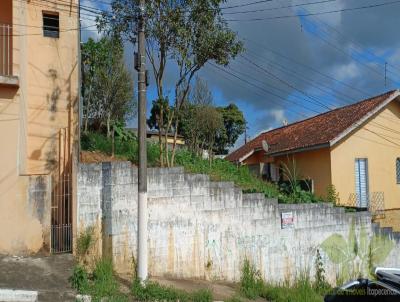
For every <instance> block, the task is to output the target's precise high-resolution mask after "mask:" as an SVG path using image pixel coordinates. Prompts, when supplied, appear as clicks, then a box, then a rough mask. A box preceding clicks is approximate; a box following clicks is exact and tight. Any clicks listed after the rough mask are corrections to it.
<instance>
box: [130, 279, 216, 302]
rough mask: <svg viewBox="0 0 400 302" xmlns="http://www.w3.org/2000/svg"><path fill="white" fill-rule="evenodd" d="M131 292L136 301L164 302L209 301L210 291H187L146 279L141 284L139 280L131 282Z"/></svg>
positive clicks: (210, 299)
mask: <svg viewBox="0 0 400 302" xmlns="http://www.w3.org/2000/svg"><path fill="white" fill-rule="evenodd" d="M132 294H133V296H134V297H135V298H136V300H138V301H154V302H155V301H164V302H176V301H179V302H211V301H213V297H212V293H211V291H209V290H207V289H200V290H198V291H195V292H192V293H189V292H186V291H183V290H179V289H176V288H173V287H169V286H164V285H161V284H159V283H157V282H152V281H148V282H146V284H145V285H142V284H141V282H140V281H139V280H134V282H133V284H132Z"/></svg>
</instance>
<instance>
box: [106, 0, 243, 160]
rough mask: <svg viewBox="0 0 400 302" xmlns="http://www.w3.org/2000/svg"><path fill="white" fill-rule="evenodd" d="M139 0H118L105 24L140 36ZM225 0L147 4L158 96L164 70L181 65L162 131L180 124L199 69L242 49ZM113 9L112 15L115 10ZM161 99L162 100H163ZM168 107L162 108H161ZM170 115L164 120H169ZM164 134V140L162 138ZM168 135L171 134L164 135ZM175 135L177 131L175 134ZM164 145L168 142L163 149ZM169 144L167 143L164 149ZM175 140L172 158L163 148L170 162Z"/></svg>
mask: <svg viewBox="0 0 400 302" xmlns="http://www.w3.org/2000/svg"><path fill="white" fill-rule="evenodd" d="M138 2H139V1H137V0H133V1H132V0H113V1H112V2H111V7H112V14H105V15H104V16H103V18H102V19H101V20H100V22H99V27H100V29H104V30H106V31H113V32H115V31H118V32H120V33H121V34H122V36H124V37H125V38H126V39H127V40H129V41H131V42H133V43H135V42H136V35H135V33H136V29H137V25H138V24H137V22H138V18H137V17H138V14H139V9H140V8H139V6H138ZM223 2H224V1H223V0H180V1H170V0H154V1H146V4H145V16H146V17H145V33H146V38H147V45H146V53H147V57H148V59H149V61H150V64H151V69H152V71H153V75H154V78H155V82H156V86H157V94H158V100H165V99H166V95H165V92H164V86H165V72H166V69H167V67H168V66H170V65H169V64H167V63H168V62H170V63H172V64H171V65H173V66H174V67H173V68H177V72H176V73H175V74H176V77H175V79H174V85H173V91H174V97H173V100H172V104H171V107H170V104H169V105H168V106H167V107H166V108H165V109H168V110H165V111H166V113H167V115H164V114H162V115H160V117H161V116H162V120H163V121H162V122H160V123H159V126H161V127H163V128H165V129H161V128H160V129H159V130H160V135H161V132H164V133H168V132H170V131H171V130H173V132H174V133H175V134H177V132H178V131H179V128H180V119H181V117H182V114H181V110H182V108H183V107H184V103H185V101H186V100H187V99H188V94H189V90H190V85H191V82H192V79H193V78H194V77H195V75H196V73H197V72H198V71H199V70H200V69H201V68H202V67H203V66H204V65H205V64H206V63H207V62H209V61H213V62H215V63H216V64H218V65H227V64H228V63H229V61H230V60H232V59H233V58H235V57H236V56H237V55H238V54H239V53H240V52H241V51H243V44H242V42H240V41H239V40H238V39H237V35H236V33H235V32H233V31H232V30H231V29H230V28H229V27H228V24H227V22H226V21H225V20H224V19H223V17H222V12H221V8H220V5H221V4H222V3H223ZM111 15H112V16H111ZM159 105H162V103H160V104H159ZM161 112H163V110H161ZM164 119H165V122H164ZM161 141H162V140H161V139H160V144H161ZM165 141H166V140H165ZM175 141H176V137H175ZM160 150H161V151H163V148H161V149H160ZM167 150H168V145H167V144H166V143H165V147H164V151H167ZM174 152H175V144H173V148H172V153H171V158H168V154H169V152H164V155H163V152H161V154H160V157H161V158H160V161H161V164H163V159H162V157H163V156H164V157H165V160H166V162H167V165H170V166H172V165H173V163H174Z"/></svg>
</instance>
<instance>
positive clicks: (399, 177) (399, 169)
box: [396, 157, 400, 184]
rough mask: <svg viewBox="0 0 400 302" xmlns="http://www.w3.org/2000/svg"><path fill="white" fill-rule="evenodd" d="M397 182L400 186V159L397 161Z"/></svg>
mask: <svg viewBox="0 0 400 302" xmlns="http://www.w3.org/2000/svg"><path fill="white" fill-rule="evenodd" d="M396 182H397V183H398V184H400V157H398V158H397V159H396Z"/></svg>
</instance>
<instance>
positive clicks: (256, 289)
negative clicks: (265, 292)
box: [240, 259, 264, 300]
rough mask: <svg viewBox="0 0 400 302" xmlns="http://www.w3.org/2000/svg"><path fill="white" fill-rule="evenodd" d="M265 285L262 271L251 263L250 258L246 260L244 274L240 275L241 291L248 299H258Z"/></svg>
mask: <svg viewBox="0 0 400 302" xmlns="http://www.w3.org/2000/svg"><path fill="white" fill-rule="evenodd" d="M263 286H264V282H263V280H262V278H261V275H260V272H259V271H257V270H256V269H255V267H254V266H253V265H251V264H250V261H249V260H247V259H246V260H245V261H244V264H243V268H242V276H241V277H240V292H241V294H242V295H244V296H245V297H246V298H248V299H252V300H254V299H256V298H257V297H258V296H259V295H260V293H261V291H262V289H263Z"/></svg>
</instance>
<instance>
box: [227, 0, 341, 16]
mask: <svg viewBox="0 0 400 302" xmlns="http://www.w3.org/2000/svg"><path fill="white" fill-rule="evenodd" d="M336 1H337V0H323V1H316V2H307V3H299V4H292V5H286V6H280V7H269V8H260V9H254V10H247V11H238V12H227V13H223V14H224V15H237V14H249V13H257V12H264V11H273V10H279V9H285V8H293V7H299V6H308V5H316V4H323V3H329V2H336Z"/></svg>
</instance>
